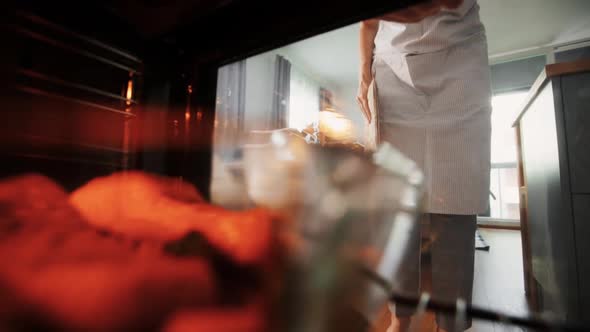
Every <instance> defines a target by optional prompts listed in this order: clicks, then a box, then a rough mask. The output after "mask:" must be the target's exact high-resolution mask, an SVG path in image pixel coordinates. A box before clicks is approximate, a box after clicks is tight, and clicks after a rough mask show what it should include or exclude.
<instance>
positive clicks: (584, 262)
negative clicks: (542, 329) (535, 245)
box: [573, 195, 590, 322]
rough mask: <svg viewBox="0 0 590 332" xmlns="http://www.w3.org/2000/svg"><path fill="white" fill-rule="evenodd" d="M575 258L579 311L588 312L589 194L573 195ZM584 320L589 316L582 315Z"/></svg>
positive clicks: (589, 291) (589, 297)
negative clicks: (578, 287) (576, 263)
mask: <svg viewBox="0 0 590 332" xmlns="http://www.w3.org/2000/svg"><path fill="white" fill-rule="evenodd" d="M573 203H574V223H575V225H576V258H577V261H578V280H579V283H580V312H590V282H589V281H590V241H588V238H590V195H574V197H573ZM581 318H582V319H583V320H585V321H586V322H589V321H590V317H588V316H587V315H582V317H581Z"/></svg>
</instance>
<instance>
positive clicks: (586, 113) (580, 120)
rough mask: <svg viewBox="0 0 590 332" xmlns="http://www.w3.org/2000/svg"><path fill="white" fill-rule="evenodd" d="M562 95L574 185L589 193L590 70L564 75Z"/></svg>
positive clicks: (573, 187) (572, 183) (576, 191)
mask: <svg viewBox="0 0 590 332" xmlns="http://www.w3.org/2000/svg"><path fill="white" fill-rule="evenodd" d="M561 80H562V94H563V106H564V114H565V126H566V133H567V134H566V135H567V144H568V157H569V165H570V174H571V186H572V188H571V189H572V192H574V193H584V194H588V193H590V73H580V74H575V75H569V76H563V77H562V78H561Z"/></svg>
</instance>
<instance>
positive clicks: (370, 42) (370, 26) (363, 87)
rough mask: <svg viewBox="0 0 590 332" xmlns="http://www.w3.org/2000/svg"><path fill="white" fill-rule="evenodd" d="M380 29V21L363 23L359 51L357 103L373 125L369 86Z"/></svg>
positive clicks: (374, 20) (373, 20)
mask: <svg viewBox="0 0 590 332" xmlns="http://www.w3.org/2000/svg"><path fill="white" fill-rule="evenodd" d="M378 29H379V20H377V19H372V20H366V21H362V22H361V27H360V36H359V42H360V45H359V49H360V60H361V66H360V68H359V72H360V75H359V89H358V93H357V97H356V101H357V102H358V104H359V107H360V109H361V111H362V112H363V115H364V116H365V119H367V122H369V123H371V109H370V108H369V98H368V95H369V86H370V85H371V81H372V80H373V73H372V70H371V67H372V64H373V49H374V48H375V36H376V35H377V30H378Z"/></svg>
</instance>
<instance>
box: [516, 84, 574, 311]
mask: <svg viewBox="0 0 590 332" xmlns="http://www.w3.org/2000/svg"><path fill="white" fill-rule="evenodd" d="M554 86H555V84H554V82H553V81H551V82H549V83H548V84H547V85H546V86H545V87H544V88H543V89H542V90H541V91H540V93H539V95H538V96H537V97H536V98H535V100H534V101H533V102H532V104H531V105H530V106H529V109H528V110H527V112H526V113H525V114H524V116H523V117H522V119H521V121H520V130H521V145H522V158H523V166H524V175H525V178H526V184H527V208H528V210H527V215H528V230H529V234H528V236H529V238H530V242H531V255H532V269H533V276H534V278H535V280H536V281H537V282H538V284H539V286H540V287H541V291H542V293H543V294H544V296H543V301H542V302H543V308H541V309H543V310H547V311H551V312H553V313H554V314H556V315H558V316H560V317H562V318H567V317H575V315H576V304H577V302H578V300H577V289H576V285H577V280H576V279H575V278H576V275H575V273H572V267H574V265H575V250H574V235H573V223H572V220H571V212H568V211H571V210H570V209H571V201H570V198H569V197H570V195H571V194H570V192H569V190H567V188H566V189H564V186H563V184H564V183H567V182H568V176H567V173H568V172H567V168H566V169H563V167H564V165H567V163H564V162H563V160H564V159H565V157H564V155H565V153H564V152H565V151H564V148H565V147H564V144H563V141H564V138H563V137H564V133H563V127H562V124H563V121H562V117H561V107H560V106H561V103H560V102H559V101H560V98H559V97H560V95H559V93H557V96H554V91H557V92H559V90H560V89H559V84H557V85H556V87H555V90H554ZM555 100H557V102H556V101H555ZM556 105H558V106H559V107H558V108H556ZM556 115H557V116H556ZM564 171H565V172H564Z"/></svg>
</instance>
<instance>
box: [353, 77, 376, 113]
mask: <svg viewBox="0 0 590 332" xmlns="http://www.w3.org/2000/svg"><path fill="white" fill-rule="evenodd" d="M371 76H372V75H371V73H370V72H369V74H368V75H366V74H361V80H360V82H359V89H358V92H357V96H356V101H357V103H358V104H359V107H360V109H361V111H362V112H363V115H364V116H365V119H367V122H368V123H371V120H372V119H371V108H370V107H369V97H368V96H369V86H370V85H371V80H372V77H371ZM362 77H366V78H362Z"/></svg>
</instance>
